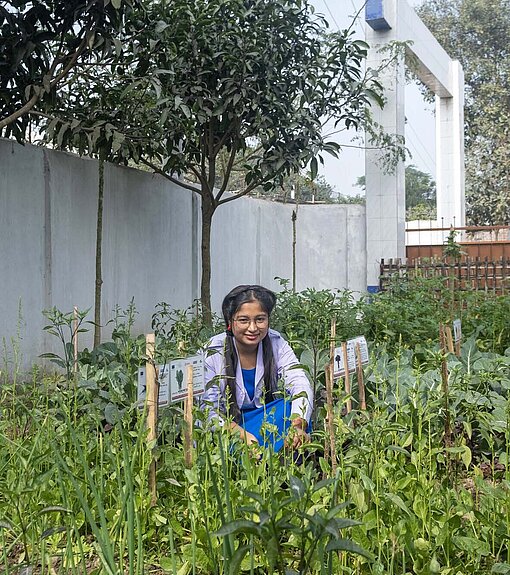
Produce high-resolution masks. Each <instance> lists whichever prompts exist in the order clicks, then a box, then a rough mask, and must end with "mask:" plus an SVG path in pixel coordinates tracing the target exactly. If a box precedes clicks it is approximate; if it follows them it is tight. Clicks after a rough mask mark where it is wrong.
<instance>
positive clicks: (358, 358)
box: [355, 343, 367, 410]
mask: <svg viewBox="0 0 510 575" xmlns="http://www.w3.org/2000/svg"><path fill="white" fill-rule="evenodd" d="M355 349H356V368H357V374H358V391H359V406H360V409H363V410H365V409H366V408H367V402H366V398H365V382H364V380H363V364H362V362H361V348H360V345H359V343H357V344H356V347H355Z"/></svg>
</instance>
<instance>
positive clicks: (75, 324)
mask: <svg viewBox="0 0 510 575" xmlns="http://www.w3.org/2000/svg"><path fill="white" fill-rule="evenodd" d="M73 315H74V319H73V352H74V373H75V374H76V373H78V308H77V307H76V306H74V308H73Z"/></svg>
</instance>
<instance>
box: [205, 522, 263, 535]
mask: <svg viewBox="0 0 510 575" xmlns="http://www.w3.org/2000/svg"><path fill="white" fill-rule="evenodd" d="M259 532H260V528H259V524H258V523H255V521H248V520H247V519H236V520H234V521H230V522H229V523H225V524H224V525H222V526H221V527H220V528H219V529H218V531H216V533H215V535H218V536H219V537H224V536H225V535H233V534H234V533H251V534H253V535H259Z"/></svg>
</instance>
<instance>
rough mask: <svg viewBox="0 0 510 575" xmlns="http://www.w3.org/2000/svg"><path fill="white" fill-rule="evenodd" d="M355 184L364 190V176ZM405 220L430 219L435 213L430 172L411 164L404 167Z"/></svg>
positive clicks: (432, 182) (432, 181)
mask: <svg viewBox="0 0 510 575" xmlns="http://www.w3.org/2000/svg"><path fill="white" fill-rule="evenodd" d="M356 185H357V186H358V187H360V188H361V189H362V190H363V191H365V190H366V181H365V176H360V177H359V178H358V179H357V180H356ZM405 186H406V220H407V221H410V220H430V219H433V218H434V217H435V214H436V183H435V182H434V180H433V179H432V176H431V175H430V174H427V173H426V172H422V171H421V170H419V169H418V168H417V167H416V166H414V165H413V164H410V165H408V166H406V168H405Z"/></svg>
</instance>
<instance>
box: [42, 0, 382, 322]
mask: <svg viewBox="0 0 510 575" xmlns="http://www.w3.org/2000/svg"><path fill="white" fill-rule="evenodd" d="M125 29H126V31H127V32H128V33H131V32H133V33H132V37H133V38H134V40H133V41H132V42H130V43H128V44H124V45H123V49H122V51H121V52H120V53H119V58H118V61H117V63H116V65H115V66H111V67H110V68H108V69H103V70H101V71H100V72H99V74H98V72H97V70H95V71H94V74H88V73H87V71H86V70H85V71H84V70H80V74H77V75H76V77H75V78H74V82H73V83H71V84H70V85H69V87H68V89H67V91H66V92H63V93H62V96H63V98H62V100H61V101H60V103H59V109H58V110H56V111H55V113H54V116H55V117H54V118H53V119H52V120H51V122H50V123H49V125H48V133H49V135H50V137H51V138H52V139H53V141H54V143H56V144H57V145H59V146H63V147H70V148H74V149H77V150H79V151H80V153H90V152H93V151H94V150H95V149H97V147H98V146H101V147H102V149H103V150H105V149H108V156H107V157H108V158H109V159H110V160H112V161H117V162H127V161H128V160H129V159H134V161H136V162H140V163H143V164H145V165H147V166H150V167H151V168H152V169H153V170H154V171H155V172H158V173H160V174H162V175H163V176H164V177H166V178H168V179H169V180H170V181H172V182H174V183H175V184H177V185H179V186H181V187H183V188H185V189H188V190H190V191H192V192H194V193H197V194H199V195H200V197H201V215H202V244H201V255H202V281H201V301H202V304H203V307H204V312H205V313H206V314H209V313H210V276H211V267H210V234H211V223H212V218H213V215H214V213H215V211H216V209H217V208H218V207H219V206H221V205H223V204H225V203H227V202H230V201H233V200H235V199H237V198H239V197H241V196H244V195H246V194H248V193H250V192H251V191H252V190H254V189H255V188H257V187H259V186H261V187H263V188H264V189H266V190H268V189H271V188H273V187H275V186H278V185H281V183H282V182H283V180H284V178H285V177H286V176H288V175H290V174H292V173H295V172H298V171H299V170H300V169H302V168H304V167H305V166H306V165H307V164H309V165H310V171H311V176H312V179H314V178H315V176H316V173H317V167H318V161H321V159H322V156H321V154H322V153H323V152H324V151H327V152H330V153H333V154H336V152H337V150H338V148H339V146H338V144H336V143H334V142H330V141H327V140H326V138H325V137H324V136H323V133H322V130H321V128H322V126H323V124H324V123H325V122H326V121H327V120H329V119H331V118H334V119H335V122H336V124H337V125H342V126H345V127H347V128H350V127H353V128H357V127H359V126H360V125H361V124H362V122H363V120H364V117H365V109H366V107H367V106H369V105H370V104H371V103H372V102H374V101H375V102H377V104H378V105H382V88H381V86H380V85H379V84H378V82H377V80H376V78H375V77H374V76H375V74H373V73H372V72H371V71H370V70H367V69H365V67H364V64H365V60H366V56H367V45H366V44H365V43H364V42H362V41H360V40H356V39H355V38H354V37H353V35H352V32H351V31H349V30H345V31H342V32H338V33H330V34H328V33H327V31H326V25H325V21H324V20H323V19H322V18H321V17H319V16H315V15H314V14H313V12H312V9H311V7H310V5H309V3H308V0H228V1H226V0H196V1H195V2H188V1H187V0H174V1H173V2H171V3H168V2H166V1H165V0H152V1H150V2H148V1H147V2H146V3H145V6H144V12H143V14H142V13H138V14H137V13H133V15H132V17H131V18H130V19H129V21H128V22H127V24H126V28H125ZM84 110H86V113H83V111H84ZM222 154H226V157H227V160H226V165H225V167H224V170H223V181H222V182H221V183H219V182H218V181H217V176H218V174H219V161H220V158H221V157H222ZM239 156H241V157H242V159H243V169H244V170H245V178H244V182H243V187H242V189H240V190H237V191H236V192H235V193H233V194H230V195H227V194H226V192H227V189H228V183H229V179H230V177H231V175H232V169H233V166H234V163H235V162H236V159H237V158H239ZM186 173H191V174H193V176H194V178H195V182H191V181H188V180H185V179H184V177H183V176H184V175H185V174H186Z"/></svg>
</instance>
